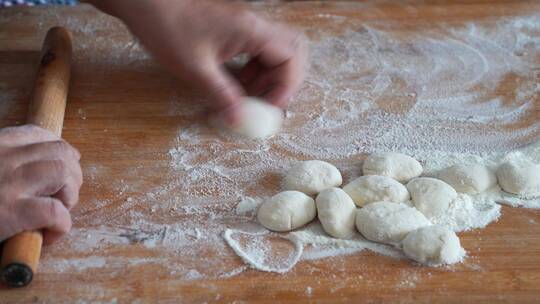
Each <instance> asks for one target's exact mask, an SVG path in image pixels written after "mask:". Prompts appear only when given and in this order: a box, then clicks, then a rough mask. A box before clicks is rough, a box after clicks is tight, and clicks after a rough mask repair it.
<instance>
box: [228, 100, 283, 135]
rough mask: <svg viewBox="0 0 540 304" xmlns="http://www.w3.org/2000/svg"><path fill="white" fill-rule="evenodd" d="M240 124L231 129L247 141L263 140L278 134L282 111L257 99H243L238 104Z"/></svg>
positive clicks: (281, 121) (281, 122)
mask: <svg viewBox="0 0 540 304" xmlns="http://www.w3.org/2000/svg"><path fill="white" fill-rule="evenodd" d="M239 107H240V110H239V111H240V113H241V114H240V115H241V118H240V122H239V123H238V124H237V125H235V126H234V127H232V128H231V130H232V131H233V132H235V133H237V134H240V135H242V136H244V137H246V138H249V139H264V138H268V137H271V136H273V135H275V134H277V133H278V132H279V130H280V129H281V125H282V124H283V119H284V114H283V109H281V108H278V107H276V106H274V105H271V104H270V103H268V102H265V101H263V100H261V99H258V98H253V97H245V98H244V100H243V101H242V102H241V103H240V106H239Z"/></svg>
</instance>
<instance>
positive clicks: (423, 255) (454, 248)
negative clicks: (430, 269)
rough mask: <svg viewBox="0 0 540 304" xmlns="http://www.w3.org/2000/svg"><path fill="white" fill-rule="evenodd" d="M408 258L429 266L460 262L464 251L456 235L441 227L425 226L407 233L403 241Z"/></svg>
mask: <svg viewBox="0 0 540 304" xmlns="http://www.w3.org/2000/svg"><path fill="white" fill-rule="evenodd" d="M403 251H404V252H405V255H407V256H408V257H409V258H411V259H413V260H415V261H417V262H419V263H422V264H424V265H429V266H437V265H442V264H454V263H458V262H461V261H462V260H463V256H464V255H465V250H464V249H463V248H462V247H461V243H460V242H459V238H458V237H457V235H456V233H455V232H454V231H452V230H450V229H448V228H446V227H442V226H427V227H422V228H419V229H416V230H414V231H412V232H411V233H409V234H408V235H407V237H405V239H404V240H403Z"/></svg>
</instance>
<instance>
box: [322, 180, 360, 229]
mask: <svg viewBox="0 0 540 304" xmlns="http://www.w3.org/2000/svg"><path fill="white" fill-rule="evenodd" d="M315 203H316V205H317V216H318V217H319V221H321V224H322V226H323V229H324V231H326V233H328V234H329V235H331V236H333V237H336V238H341V239H347V238H350V237H352V236H353V235H354V230H355V228H354V220H355V217H356V206H355V205H354V202H353V201H352V199H351V198H350V197H349V195H347V193H345V191H343V190H341V189H339V188H330V189H326V190H323V191H322V192H321V193H319V195H317V199H316V200H315Z"/></svg>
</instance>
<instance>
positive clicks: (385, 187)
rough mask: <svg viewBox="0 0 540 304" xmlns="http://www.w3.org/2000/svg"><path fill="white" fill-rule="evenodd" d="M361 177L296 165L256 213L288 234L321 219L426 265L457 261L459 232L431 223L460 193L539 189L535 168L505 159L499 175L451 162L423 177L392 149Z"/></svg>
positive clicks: (338, 231) (318, 164) (339, 233)
mask: <svg viewBox="0 0 540 304" xmlns="http://www.w3.org/2000/svg"><path fill="white" fill-rule="evenodd" d="M362 169H363V174H364V175H363V176H360V177H358V178H356V179H354V180H352V181H351V182H349V183H348V184H346V185H345V186H344V187H343V188H339V187H340V186H341V185H342V182H343V179H342V176H341V173H340V172H339V170H338V169H337V168H336V167H335V166H334V165H332V164H330V163H327V162H324V161H320V160H308V161H302V162H299V163H297V164H296V165H295V166H293V167H292V168H291V169H290V170H289V171H288V172H287V174H286V176H285V179H284V181H283V187H284V191H283V192H281V193H278V194H276V195H274V196H273V197H271V198H269V199H268V200H266V201H265V202H264V203H263V204H262V205H261V207H260V208H259V211H258V214H257V218H258V220H259V222H260V223H261V224H262V225H263V226H264V227H266V228H267V229H269V230H273V231H279V232H285V231H291V230H294V229H297V228H299V227H302V226H304V225H306V224H308V223H310V222H311V221H313V220H314V219H315V217H318V219H319V221H320V223H321V225H322V227H323V229H324V231H325V232H326V233H328V234H329V235H330V236H332V237H335V238H340V239H350V238H352V237H354V236H355V235H356V234H357V231H358V232H360V233H361V234H362V236H363V237H365V238H366V239H368V240H371V241H374V242H379V243H384V244H390V245H393V246H396V247H397V248H400V249H402V250H403V252H404V253H405V255H406V256H408V257H409V258H411V259H413V260H415V261H417V262H419V263H422V264H425V265H430V266H437V265H443V264H454V263H458V262H460V261H462V259H463V257H464V255H465V250H464V249H463V248H462V247H461V244H460V241H459V238H458V236H457V235H456V233H455V232H454V231H452V230H450V229H448V228H446V227H442V226H438V225H433V224H432V222H431V219H433V218H435V217H437V216H439V215H441V214H442V213H444V212H445V211H447V210H448V208H449V206H450V205H451V203H452V202H453V201H454V200H455V199H456V198H457V197H458V193H464V194H468V195H475V194H478V193H482V192H484V191H486V190H488V189H490V188H492V187H494V186H496V185H497V180H498V181H499V184H500V186H501V187H502V189H503V190H504V191H506V192H509V193H512V194H516V195H519V196H522V197H526V196H538V194H540V170H539V166H538V165H536V164H533V163H531V162H528V161H523V160H520V161H509V162H506V163H504V164H502V165H501V166H500V167H499V168H498V169H497V170H496V172H492V171H491V170H490V169H489V168H487V167H485V166H482V165H469V166H465V165H455V166H451V167H448V168H446V169H444V170H442V171H440V172H438V174H437V175H436V176H435V177H425V176H421V175H422V172H423V168H422V165H421V164H420V163H419V162H418V161H417V160H416V159H414V158H412V157H410V156H407V155H404V154H400V153H394V152H388V153H377V154H372V155H370V156H368V157H367V158H366V160H365V161H364V163H363V168H362Z"/></svg>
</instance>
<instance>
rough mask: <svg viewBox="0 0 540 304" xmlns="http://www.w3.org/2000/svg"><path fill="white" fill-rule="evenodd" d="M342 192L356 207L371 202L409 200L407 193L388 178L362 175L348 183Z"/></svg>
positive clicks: (398, 184)
mask: <svg viewBox="0 0 540 304" xmlns="http://www.w3.org/2000/svg"><path fill="white" fill-rule="evenodd" d="M343 190H345V192H347V194H348V195H349V196H350V197H351V198H352V199H353V201H354V203H355V204H356V205H357V206H360V207H363V206H365V205H367V204H370V203H373V202H381V201H384V202H395V203H403V202H406V201H407V200H409V197H410V196H409V191H407V188H405V186H403V185H402V184H401V183H399V182H397V181H395V180H393V179H391V178H390V177H388V176H379V175H364V176H361V177H359V178H357V179H355V180H353V181H352V182H350V183H348V184H347V185H346V186H345V187H343Z"/></svg>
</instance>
